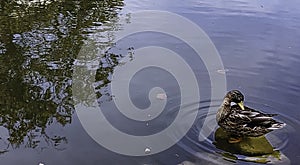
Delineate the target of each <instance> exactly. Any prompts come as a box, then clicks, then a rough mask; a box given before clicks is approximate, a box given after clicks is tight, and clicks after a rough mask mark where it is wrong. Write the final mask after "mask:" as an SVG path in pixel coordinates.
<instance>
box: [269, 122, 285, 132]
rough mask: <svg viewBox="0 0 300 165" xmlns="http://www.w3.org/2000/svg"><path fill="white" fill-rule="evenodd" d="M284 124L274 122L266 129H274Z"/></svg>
mask: <svg viewBox="0 0 300 165" xmlns="http://www.w3.org/2000/svg"><path fill="white" fill-rule="evenodd" d="M284 126H286V124H285V123H279V122H278V123H275V124H272V126H271V127H269V128H268V130H275V129H280V128H283V127H284Z"/></svg>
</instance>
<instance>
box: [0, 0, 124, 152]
mask: <svg viewBox="0 0 300 165" xmlns="http://www.w3.org/2000/svg"><path fill="white" fill-rule="evenodd" d="M27 2H28V1H27ZM122 6H123V1H122V0H110V1H108V0H104V1H97V0H92V1H86V2H85V1H83V0H82V1H80V0H78V1H59V0H58V1H52V2H51V1H46V0H45V1H43V3H26V0H19V1H10V0H3V1H1V2H0V91H1V92H0V137H1V139H0V151H1V153H4V152H6V151H9V150H10V149H14V148H19V147H30V148H37V147H41V145H46V147H50V146H51V147H54V148H57V149H63V147H61V146H62V145H63V144H65V143H67V138H66V137H65V136H64V135H58V134H56V133H54V134H53V133H49V132H55V131H47V127H48V128H49V127H50V126H57V123H59V125H60V126H65V125H67V124H70V123H71V122H72V114H73V113H74V107H73V104H72V96H71V86H72V77H71V76H72V65H73V62H74V59H75V58H76V55H77V54H78V52H79V50H80V48H81V45H82V44H83V40H84V39H85V38H87V37H88V35H89V34H90V33H92V32H94V31H95V29H97V27H98V28H99V27H101V25H102V24H103V23H105V22H109V21H112V20H117V19H118V18H117V16H118V12H119V10H121V8H122ZM105 28H114V26H111V27H105ZM104 31H105V29H104ZM100 44H103V45H104V46H105V45H106V46H107V44H109V42H106V41H105V42H103V43H100ZM102 58H103V62H104V63H105V62H107V63H109V64H108V65H103V67H101V68H100V69H99V70H98V74H97V75H98V77H97V79H98V80H99V79H101V82H102V83H101V84H99V88H102V87H105V86H106V84H108V83H109V82H110V81H109V78H108V77H109V75H110V74H111V73H112V71H113V67H115V66H116V65H117V64H118V60H116V55H114V54H110V53H106V54H105V55H104V56H103V57H102ZM104 66H105V67H104ZM5 134H7V136H5Z"/></svg>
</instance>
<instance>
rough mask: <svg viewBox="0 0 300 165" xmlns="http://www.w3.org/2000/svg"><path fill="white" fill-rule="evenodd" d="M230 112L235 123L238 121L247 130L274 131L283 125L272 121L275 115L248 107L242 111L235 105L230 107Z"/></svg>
mask: <svg viewBox="0 0 300 165" xmlns="http://www.w3.org/2000/svg"><path fill="white" fill-rule="evenodd" d="M232 110H233V113H232V115H233V116H234V117H235V121H239V122H238V123H239V124H243V127H248V128H249V129H268V130H274V129H278V128H282V127H283V126H284V125H285V124H284V123H280V122H278V121H276V120H274V119H273V116H276V115H277V114H266V113H262V112H260V111H257V110H254V109H252V108H249V107H245V110H242V109H240V108H239V106H235V105H234V106H232Z"/></svg>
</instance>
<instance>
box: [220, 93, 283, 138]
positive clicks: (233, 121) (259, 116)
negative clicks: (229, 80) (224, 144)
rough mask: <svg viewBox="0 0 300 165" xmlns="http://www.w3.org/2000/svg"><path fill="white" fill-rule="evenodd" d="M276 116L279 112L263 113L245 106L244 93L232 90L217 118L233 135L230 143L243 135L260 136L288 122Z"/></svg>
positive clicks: (226, 96)
mask: <svg viewBox="0 0 300 165" xmlns="http://www.w3.org/2000/svg"><path fill="white" fill-rule="evenodd" d="M232 103H235V104H232ZM274 116H277V114H268V113H263V112H260V111H258V110H255V109H252V108H249V107H247V106H244V95H243V94H242V93H241V92H240V91H239V90H231V91H229V92H228V93H227V94H226V95H225V97H224V100H223V102H222V104H221V106H220V108H219V109H218V112H217V114H216V120H217V123H218V125H219V126H220V127H221V128H222V129H224V130H225V131H226V132H227V133H229V134H230V135H231V138H230V139H229V143H237V142H240V141H241V140H242V139H243V137H259V136H263V135H265V134H267V133H269V132H271V131H273V130H276V129H280V128H283V127H284V126H285V125H286V124H285V123H283V122H279V121H277V120H275V119H274V118H273V117H274Z"/></svg>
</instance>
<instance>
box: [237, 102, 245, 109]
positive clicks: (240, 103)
mask: <svg viewBox="0 0 300 165" xmlns="http://www.w3.org/2000/svg"><path fill="white" fill-rule="evenodd" d="M237 105H238V106H240V107H241V109H242V110H245V107H244V103H243V102H242V101H241V102H239V103H237Z"/></svg>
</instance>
